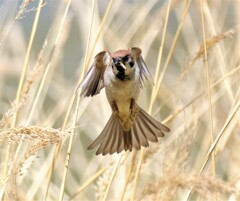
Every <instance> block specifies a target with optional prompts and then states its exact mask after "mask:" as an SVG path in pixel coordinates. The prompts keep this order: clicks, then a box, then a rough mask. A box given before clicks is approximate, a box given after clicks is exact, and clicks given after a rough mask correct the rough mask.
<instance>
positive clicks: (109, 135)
mask: <svg viewBox="0 0 240 201" xmlns="http://www.w3.org/2000/svg"><path fill="white" fill-rule="evenodd" d="M141 52H142V51H141V49H140V48H137V47H133V48H130V49H129V50H118V51H116V52H114V53H112V54H111V53H110V52H108V51H103V52H100V53H99V54H97V55H96V57H95V60H94V63H93V65H92V66H91V68H90V70H89V71H88V73H87V74H86V76H85V78H84V80H83V82H82V83H81V88H82V91H81V95H83V96H87V97H88V96H93V95H96V94H98V93H99V92H100V91H101V89H102V88H103V87H105V91H106V96H107V99H108V102H109V104H110V106H111V108H112V115H111V117H110V119H109V120H108V122H107V124H106V126H105V127H104V129H103V130H102V132H101V133H100V135H99V136H98V137H97V138H96V140H95V141H94V142H93V143H92V144H91V145H89V147H88V149H93V148H95V147H97V146H99V147H98V149H97V152H96V154H103V155H106V154H108V153H109V154H112V153H115V152H117V153H120V152H121V151H123V150H125V151H127V150H129V151H132V149H133V148H135V149H137V150H139V149H141V146H144V147H148V146H149V143H148V142H149V141H151V142H157V141H158V137H164V132H169V131H170V129H169V128H168V127H166V126H164V125H163V124H161V123H160V122H158V121H157V120H155V119H154V118H152V117H151V116H150V115H149V114H147V113H146V112H145V111H144V110H143V109H142V108H140V107H139V106H138V105H137V104H136V100H137V98H138V95H139V91H140V88H141V87H142V85H143V83H144V82H145V81H147V83H148V84H149V85H152V84H153V82H152V77H151V75H150V72H149V70H148V68H147V66H146V64H145V62H144V60H143V58H142V56H141Z"/></svg>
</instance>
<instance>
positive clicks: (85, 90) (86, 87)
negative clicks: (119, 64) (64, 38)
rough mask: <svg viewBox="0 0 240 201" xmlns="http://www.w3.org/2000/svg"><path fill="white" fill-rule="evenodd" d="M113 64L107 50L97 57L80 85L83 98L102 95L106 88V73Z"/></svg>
mask: <svg viewBox="0 0 240 201" xmlns="http://www.w3.org/2000/svg"><path fill="white" fill-rule="evenodd" d="M111 62H112V60H111V56H110V53H109V52H108V51H107V50H105V51H102V52H100V53H98V54H97V55H96V56H95V58H94V62H93V64H92V66H91V67H90V69H89V70H88V72H87V74H86V75H85V77H84V78H83V81H82V82H81V84H80V85H79V87H80V88H81V96H84V97H89V96H94V95H96V94H99V93H100V91H101V89H102V88H103V87H104V82H103V74H104V71H105V69H106V67H107V66H108V65H110V64H111Z"/></svg>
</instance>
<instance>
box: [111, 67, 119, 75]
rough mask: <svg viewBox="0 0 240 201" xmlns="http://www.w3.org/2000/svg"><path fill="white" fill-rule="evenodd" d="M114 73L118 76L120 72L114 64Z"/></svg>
mask: <svg viewBox="0 0 240 201" xmlns="http://www.w3.org/2000/svg"><path fill="white" fill-rule="evenodd" d="M112 69H113V73H114V74H115V75H117V74H118V70H117V68H116V66H115V65H114V64H113V68H112Z"/></svg>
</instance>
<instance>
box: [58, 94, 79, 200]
mask: <svg viewBox="0 0 240 201" xmlns="http://www.w3.org/2000/svg"><path fill="white" fill-rule="evenodd" d="M76 102H77V103H76V110H75V116H74V121H73V125H76V122H77V119H78V111H79V104H80V97H79V95H78V96H77V101H76ZM74 130H75V129H74V128H73V129H72V132H71V136H70V139H69V144H68V151H67V156H66V160H65V166H64V172H63V179H62V184H61V189H60V195H59V199H58V200H59V201H62V200H63V196H64V189H65V184H66V179H67V173H68V167H69V161H70V155H71V151H72V144H73V138H74Z"/></svg>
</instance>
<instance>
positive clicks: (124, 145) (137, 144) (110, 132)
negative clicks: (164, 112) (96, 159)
mask: <svg viewBox="0 0 240 201" xmlns="http://www.w3.org/2000/svg"><path fill="white" fill-rule="evenodd" d="M136 107H138V110H139V112H138V114H137V115H136V117H135V121H134V123H133V125H132V127H131V129H130V130H129V131H124V130H123V128H122V125H121V123H120V119H119V117H118V115H116V114H115V113H112V115H111V117H110V119H109V120H108V123H107V124H106V126H105V127H104V129H103V131H102V132H101V133H100V135H99V136H98V137H97V138H96V140H95V141H94V142H93V143H92V144H90V145H89V147H88V149H93V148H95V147H97V146H99V148H98V149H97V152H96V154H97V155H98V154H102V155H106V154H108V153H109V154H113V153H115V152H117V153H120V152H122V151H123V150H125V151H127V150H129V151H132V148H135V149H137V150H140V149H141V146H143V147H148V146H149V143H148V141H151V142H157V141H158V137H164V132H169V131H170V129H169V128H168V127H166V126H164V125H163V124H161V123H160V122H158V121H157V120H155V119H154V118H152V117H151V116H150V115H149V114H148V113H146V112H145V111H144V110H143V109H141V108H140V107H139V106H138V105H136Z"/></svg>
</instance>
